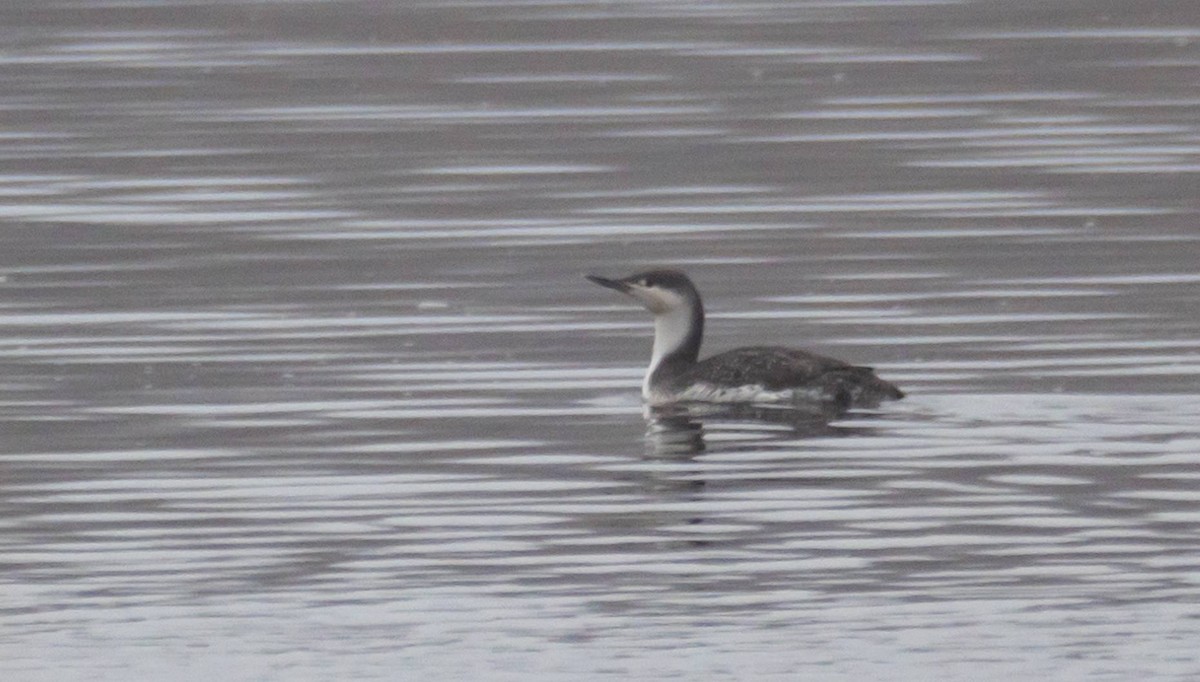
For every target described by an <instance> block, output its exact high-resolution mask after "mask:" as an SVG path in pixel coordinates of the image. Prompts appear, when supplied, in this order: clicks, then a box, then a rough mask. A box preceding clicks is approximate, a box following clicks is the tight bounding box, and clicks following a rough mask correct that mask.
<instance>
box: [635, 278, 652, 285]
mask: <svg viewBox="0 0 1200 682" xmlns="http://www.w3.org/2000/svg"><path fill="white" fill-rule="evenodd" d="M638 283H639V284H641V285H642V286H644V287H648V286H651V285H652V284H653V282H651V281H650V278H649V277H643V278H642V279H641V280H639V282H638Z"/></svg>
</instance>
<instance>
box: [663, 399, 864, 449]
mask: <svg viewBox="0 0 1200 682" xmlns="http://www.w3.org/2000/svg"><path fill="white" fill-rule="evenodd" d="M644 416H645V418H646V422H647V428H646V450H647V452H648V453H650V454H652V455H654V456H657V457H675V458H690V457H694V456H696V455H698V454H700V453H702V452H704V451H705V450H707V449H708V445H707V443H706V442H705V438H704V430H705V425H706V424H710V425H715V424H726V425H727V424H737V425H744V426H746V427H748V428H749V429H751V430H753V431H754V432H755V433H754V436H755V437H754V438H752V439H747V440H744V441H741V445H742V446H745V445H746V444H748V443H761V442H762V437H764V436H766V437H769V438H772V439H780V440H803V439H806V438H816V437H829V436H850V435H862V434H864V433H866V432H867V431H868V429H865V428H862V427H853V426H846V425H834V424H831V423H830V422H831V421H832V420H833V419H838V418H843V417H846V416H847V415H846V414H845V412H844V411H842V410H834V409H828V408H826V407H824V406H814V407H812V408H808V409H806V408H797V407H795V406H791V405H789V406H787V407H781V406H776V405H754V404H714V403H675V404H672V405H667V406H662V407H649V406H648V407H646V409H645V412H644ZM756 426H757V427H759V428H755V427H756ZM778 427H786V428H778ZM732 447H737V446H732Z"/></svg>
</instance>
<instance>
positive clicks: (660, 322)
mask: <svg viewBox="0 0 1200 682" xmlns="http://www.w3.org/2000/svg"><path fill="white" fill-rule="evenodd" d="M691 331H692V311H691V310H690V309H689V308H688V307H687V306H685V305H680V306H675V307H674V309H672V310H668V311H667V312H664V313H660V314H658V315H655V316H654V349H653V351H651V355H650V367H649V368H648V369H647V370H646V379H645V380H644V381H643V382H642V397H643V398H650V395H651V393H650V377H651V376H652V375H653V374H654V370H656V369H658V365H659V364H660V363H661V362H662V361H663V358H665V357H667V356H668V355H670V354H671V352H672V351H674V350H675V349H677V348H679V347H680V346H681V345H683V342H684V341H685V340H686V339H687V337H688V334H689V333H691Z"/></svg>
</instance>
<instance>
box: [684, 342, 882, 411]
mask: <svg viewBox="0 0 1200 682" xmlns="http://www.w3.org/2000/svg"><path fill="white" fill-rule="evenodd" d="M664 380H665V381H664V384H666V386H665V387H664V388H666V389H667V390H669V391H671V392H673V393H675V394H677V395H678V396H679V397H682V398H685V399H687V398H689V397H692V398H694V399H701V400H729V401H759V400H762V401H784V400H786V401H793V402H795V401H819V402H829V403H833V404H836V405H838V406H840V407H842V408H851V407H874V406H876V405H878V404H879V403H880V402H881V401H883V400H896V399H899V398H902V397H904V393H903V392H901V391H900V389H898V388H896V387H895V386H894V385H892V384H891V383H888V382H887V381H884V380H883V379H880V378H879V377H877V376H875V372H874V370H872V369H871V368H870V367H857V366H854V365H851V364H848V363H845V362H842V361H841V360H837V359H834V358H829V357H825V356H823V355H817V354H815V353H809V352H806V351H802V350H796V349H793V348H781V347H772V346H754V347H748V348H737V349H735V350H731V351H726V352H724V353H718V354H717V355H713V356H712V357H709V358H706V359H704V360H701V361H699V362H697V363H696V364H694V365H692V366H691V367H689V368H687V369H686V370H684V371H682V372H680V373H679V374H678V375H676V376H672V377H664ZM689 394H695V395H694V396H689Z"/></svg>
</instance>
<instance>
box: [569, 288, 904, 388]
mask: <svg viewBox="0 0 1200 682" xmlns="http://www.w3.org/2000/svg"><path fill="white" fill-rule="evenodd" d="M587 279H589V280H591V281H592V282H595V283H596V284H599V285H600V286H603V287H608V288H609V289H615V290H616V291H619V292H621V293H623V294H626V295H628V296H630V297H632V298H634V299H635V300H637V301H638V302H639V303H641V304H642V305H643V306H644V307H645V308H646V309H647V310H649V311H650V312H652V313H654V348H653V350H652V355H651V358H650V367H649V369H647V370H646V379H645V381H644V382H643V383H642V397H643V398H644V399H645V400H646V402H647V403H648V404H649V405H651V406H662V405H668V404H672V403H676V402H689V401H697V402H711V403H792V404H804V405H810V406H811V405H818V406H822V407H826V408H828V407H832V408H834V409H836V410H838V411H844V410H848V409H851V408H855V407H868V408H869V407H877V406H878V405H879V403H880V402H882V401H884V400H899V399H900V398H903V397H904V393H903V392H902V391H901V390H900V389H899V388H896V387H895V386H894V385H892V384H891V383H889V382H887V381H884V380H883V379H880V378H879V377H877V376H876V375H875V372H874V370H872V369H871V368H870V367H856V366H854V365H851V364H848V363H845V362H842V361H841V360H835V359H834V358H828V357H824V356H821V355H816V354H814V353H808V352H805V351H802V350H795V349H792V348H780V347H775V346H755V347H749V348H737V349H735V350H731V351H726V352H724V353H719V354H717V355H713V356H711V357H709V358H706V359H704V360H699V356H700V341H701V338H702V337H703V335H704V304H703V302H701V300H700V292H699V291H697V290H696V285H695V284H693V283H692V280H691V279H689V278H688V276H687V275H685V274H684V273H682V272H680V271H679V270H669V269H662V270H649V271H646V272H639V273H637V274H634V275H630V276H628V277H622V278H620V279H609V278H607V277H600V276H598V275H587Z"/></svg>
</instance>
